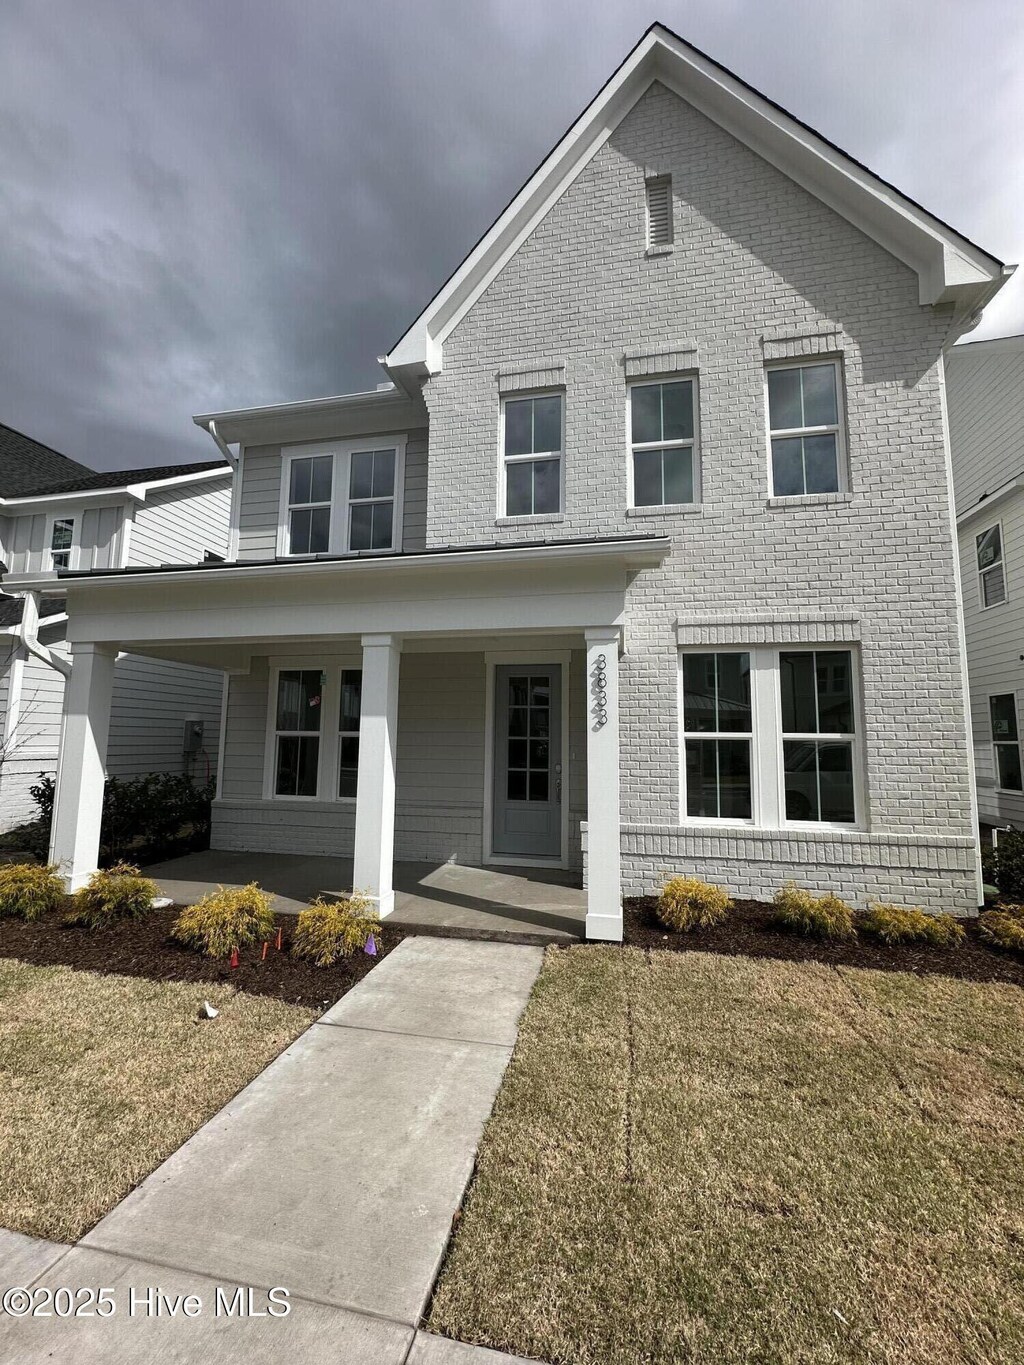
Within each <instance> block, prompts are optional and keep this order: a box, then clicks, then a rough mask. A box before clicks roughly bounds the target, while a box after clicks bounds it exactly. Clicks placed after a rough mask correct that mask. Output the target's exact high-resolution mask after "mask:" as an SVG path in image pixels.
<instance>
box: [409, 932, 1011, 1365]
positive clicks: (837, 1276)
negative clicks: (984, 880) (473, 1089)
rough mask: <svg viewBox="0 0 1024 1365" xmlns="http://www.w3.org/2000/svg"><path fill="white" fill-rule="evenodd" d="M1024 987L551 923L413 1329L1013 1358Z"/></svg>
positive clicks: (536, 1346)
mask: <svg viewBox="0 0 1024 1365" xmlns="http://www.w3.org/2000/svg"><path fill="white" fill-rule="evenodd" d="M1022 1039H1024V991H1022V990H1021V989H1020V988H1019V987H1017V986H1012V985H1003V984H988V983H985V984H979V983H976V982H967V981H957V980H952V979H950V978H947V977H943V976H923V977H919V976H916V975H911V974H909V973H904V972H881V971H867V970H862V969H857V968H850V967H838V968H837V967H835V966H826V965H823V964H818V963H802V962H801V963H795V962H782V961H766V960H753V959H751V958H745V957H724V956H716V955H712V954H707V953H687V954H677V953H669V952H657V951H647V952H645V951H642V950H640V949H636V948H628V949H619V948H599V947H578V948H571V949H568V950H565V949H550V950H549V951H548V954H547V957H546V959H545V964H544V969H543V971H542V973H541V976H540V978H539V980H538V983H537V986H536V988H535V990H534V993H533V996H532V998H531V1001H530V1004H529V1007H528V1009H527V1011H526V1014H525V1016H524V1020H523V1024H522V1029H521V1032H520V1036H519V1042H518V1044H517V1046H516V1050H515V1054H514V1057H513V1060H512V1063H511V1065H510V1067H509V1070H508V1072H507V1074H506V1077H505V1081H504V1084H503V1087H502V1089H501V1092H500V1094H499V1096H498V1100H497V1103H496V1106H495V1109H494V1113H493V1115H492V1117H491V1120H490V1122H489V1124H488V1127H487V1129H486V1132H485V1135H484V1140H483V1144H482V1147H481V1151H480V1158H479V1164H478V1170H477V1175H476V1178H475V1180H474V1183H473V1185H472V1187H471V1189H470V1192H469V1195H468V1197H467V1201H466V1206H465V1209H464V1213H463V1217H462V1219H461V1220H460V1223H459V1226H458V1232H457V1234H456V1236H455V1239H454V1241H453V1244H452V1247H451V1249H450V1252H449V1255H448V1258H447V1261H446V1263H445V1266H444V1268H443V1271H442V1275H441V1278H440V1281H439V1284H438V1288H437V1292H436V1295H435V1299H434V1303H433V1307H432V1310H431V1315H430V1322H429V1326H430V1327H431V1329H432V1330H434V1331H439V1332H443V1333H446V1334H448V1335H450V1336H454V1337H458V1338H461V1339H462V1340H464V1341H471V1342H479V1343H482V1344H486V1345H490V1346H494V1347H498V1348H500V1349H504V1350H506V1351H510V1352H513V1353H516V1354H520V1355H524V1356H532V1357H536V1358H539V1359H542V1360H547V1361H552V1362H557V1363H558V1365H562V1363H563V1362H565V1363H567V1362H580V1363H581V1365H582V1363H583V1362H586V1365H618V1363H621V1365H627V1363H628V1365H638V1362H645V1365H654V1363H655V1362H665V1363H666V1365H667V1363H668V1362H679V1361H697V1362H701V1365H729V1363H730V1362H735V1363H736V1365H739V1362H743V1365H751V1362H758V1363H759V1365H761V1363H763V1365H795V1363H796V1362H799V1363H800V1365H819V1363H824V1362H834V1363H835V1365H839V1363H840V1362H841V1363H842V1365H851V1363H856V1362H865V1363H867V1362H870V1363H871V1365H879V1363H880V1362H887V1363H889V1362H891V1365H952V1363H953V1362H957V1365H960V1363H961V1362H970V1365H982V1363H984V1365H997V1363H998V1365H1002V1363H1004V1362H1005V1365H1010V1363H1011V1362H1014V1365H1016V1363H1017V1362H1019V1361H1020V1360H1022V1359H1024V1051H1022Z"/></svg>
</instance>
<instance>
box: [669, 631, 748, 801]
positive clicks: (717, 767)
mask: <svg viewBox="0 0 1024 1365" xmlns="http://www.w3.org/2000/svg"><path fill="white" fill-rule="evenodd" d="M683 734H684V736H685V740H684V742H685V746H686V813H687V815H688V816H696V817H705V818H709V819H713V820H721V819H732V820H749V819H750V817H751V812H752V800H751V784H750V749H751V707H750V655H749V654H748V653H728V654H724V653H723V654H685V655H684V656H683Z"/></svg>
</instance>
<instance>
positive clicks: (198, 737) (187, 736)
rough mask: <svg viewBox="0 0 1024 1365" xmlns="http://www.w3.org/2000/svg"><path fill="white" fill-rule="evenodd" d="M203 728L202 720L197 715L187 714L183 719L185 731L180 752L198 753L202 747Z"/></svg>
mask: <svg viewBox="0 0 1024 1365" xmlns="http://www.w3.org/2000/svg"><path fill="white" fill-rule="evenodd" d="M203 728H204V722H203V721H201V720H200V719H199V718H198V717H197V716H189V717H188V718H187V719H186V721H185V732H184V735H183V737H182V745H181V748H182V752H183V753H185V754H198V753H199V751H200V750H201V749H202V747H203Z"/></svg>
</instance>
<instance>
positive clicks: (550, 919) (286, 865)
mask: <svg viewBox="0 0 1024 1365" xmlns="http://www.w3.org/2000/svg"><path fill="white" fill-rule="evenodd" d="M145 871H146V875H147V876H149V877H152V878H153V880H154V881H155V882H157V883H158V885H159V886H160V889H161V891H162V892H163V894H164V895H165V896H170V897H171V898H172V900H174V901H176V902H178V903H179V904H182V905H187V904H190V903H191V902H192V901H195V900H198V899H199V897H200V896H204V895H205V894H206V893H207V892H208V891H212V890H215V889H216V888H217V887H218V886H244V885H245V884H246V882H252V881H255V882H258V883H259V884H260V886H262V887H263V888H264V890H266V891H269V892H271V894H272V895H273V897H274V902H275V906H276V908H277V909H278V910H279V911H281V912H282V913H283V914H298V912H299V911H300V910H302V909H304V908H305V906H307V905H308V904H309V902H310V901H311V900H315V899H316V897H317V896H325V897H328V898H330V897H336V896H341V895H346V894H348V891H349V890H350V888H351V886H352V860H351V858H327V857H306V856H302V855H297V854H292V853H229V852H224V851H221V850H218V849H208V850H206V851H205V852H203V853H189V854H186V855H185V856H184V857H182V858H174V859H172V860H171V861H170V862H164V863H154V864H153V865H152V866H150V867H147V868H146V869H145ZM576 880H577V879H576V876H575V874H574V873H571V872H566V871H564V870H562V869H559V868H541V867H529V868H522V867H509V868H504V867H502V868H499V867H463V866H461V865H460V864H457V863H395V866H394V883H395V909H394V913H393V914H392V915H391V916H390V918H389V923H391V924H396V925H401V926H403V927H407V928H409V929H412V930H416V931H418V932H420V933H425V934H430V933H446V932H454V933H455V934H458V935H459V936H463V935H465V936H467V937H476V938H492V937H493V938H498V939H504V938H507V939H514V940H518V941H519V942H524V941H525V942H530V941H537V942H542V941H547V942H559V941H565V942H569V941H572V940H574V939H580V938H583V936H584V929H585V923H586V913H587V896H586V892H585V891H583V890H581V889H580V887H579V886H578V885H576Z"/></svg>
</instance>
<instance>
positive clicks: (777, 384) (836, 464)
mask: <svg viewBox="0 0 1024 1365" xmlns="http://www.w3.org/2000/svg"><path fill="white" fill-rule="evenodd" d="M766 374H767V388H768V426H769V431H770V442H771V457H772V491H773V493H774V495H775V496H776V497H779V498H782V497H793V496H798V495H799V494H802V493H836V492H838V491H839V489H840V487H841V480H842V467H843V450H842V405H841V395H840V383H839V363H838V361H835V360H827V361H824V362H822V361H815V362H813V363H810V364H800V365H772V366H770V367H769V369H768V370H767V372H766Z"/></svg>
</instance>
